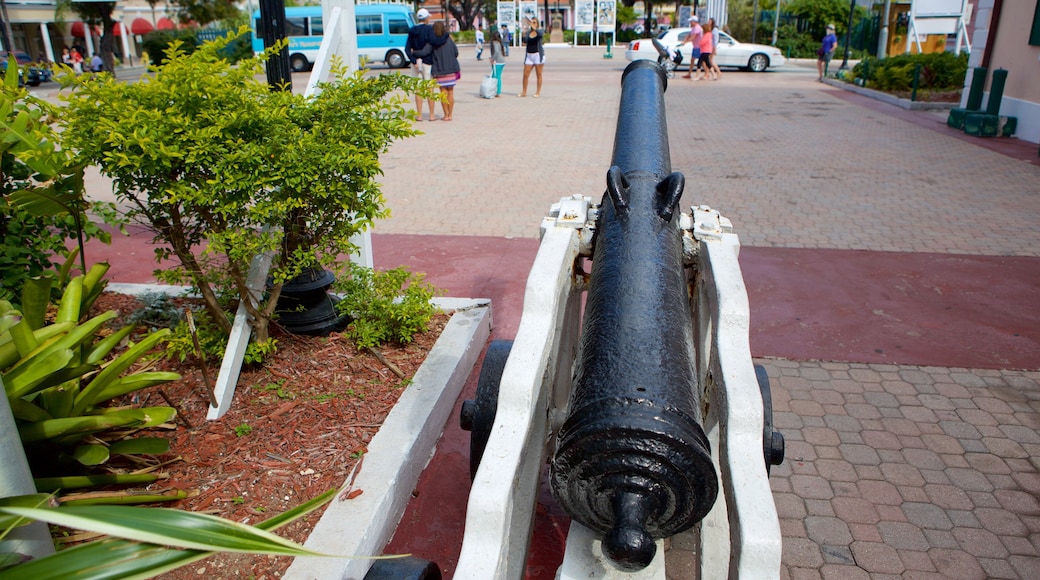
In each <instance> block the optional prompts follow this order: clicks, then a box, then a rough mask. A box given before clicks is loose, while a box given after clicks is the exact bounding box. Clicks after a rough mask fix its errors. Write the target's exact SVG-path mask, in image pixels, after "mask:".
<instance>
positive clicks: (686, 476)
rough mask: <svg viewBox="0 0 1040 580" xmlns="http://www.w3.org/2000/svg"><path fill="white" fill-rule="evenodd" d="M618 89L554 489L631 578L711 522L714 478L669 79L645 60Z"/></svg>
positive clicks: (552, 472)
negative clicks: (668, 112) (666, 547)
mask: <svg viewBox="0 0 1040 580" xmlns="http://www.w3.org/2000/svg"><path fill="white" fill-rule="evenodd" d="M621 82H622V92H621V104H620V110H619V112H618V122H617V130H616V133H615V137H614V153H613V160H612V167H611V168H610V169H609V170H608V172H607V190H606V195H604V197H603V201H602V203H601V205H600V208H599V218H598V221H597V223H596V237H595V240H594V252H593V259H592V273H591V278H590V282H589V291H588V296H587V299H586V307H585V315H584V319H583V323H582V334H581V353H580V355H579V356H578V364H577V366H576V369H575V380H574V388H573V391H572V394H571V399H570V404H569V406H568V409H569V411H568V417H567V420H566V422H565V423H564V425H563V428H562V429H561V431H560V434H559V444H558V447H557V450H556V453H555V455H554V457H553V460H552V463H551V467H550V479H551V483H552V490H553V495H554V497H555V498H556V500H557V502H558V503H559V504H560V505H561V507H563V509H564V510H565V511H566V512H567V513H568V514H569V515H570V516H571V517H572V518H573V519H575V520H577V521H579V522H581V523H582V524H584V525H585V526H586V527H588V528H590V529H593V530H595V531H597V532H598V533H600V534H604V538H603V550H604V553H605V554H606V555H607V556H608V557H609V558H610V559H611V561H612V562H613V563H614V564H615V565H616V566H617V567H618V568H620V569H622V570H626V571H635V570H640V569H642V568H644V567H646V566H647V565H648V564H649V563H650V562H651V560H652V559H653V557H654V553H655V551H656V546H655V544H654V541H655V540H656V539H658V538H664V537H668V536H672V535H674V534H677V533H679V532H682V531H684V530H687V529H689V528H690V527H692V526H693V525H694V524H696V523H697V522H699V521H700V520H701V519H703V518H704V516H705V515H707V513H708V511H709V510H710V509H711V507H712V505H713V504H714V503H715V499H716V496H717V495H718V476H717V475H716V472H715V468H714V466H713V464H712V460H711V453H710V450H709V445H708V440H707V438H706V436H705V434H704V430H703V428H702V426H701V421H702V416H701V401H700V390H701V389H700V386H699V385H698V380H697V373H696V367H695V360H696V359H695V345H694V325H693V321H692V315H691V309H690V297H689V293H688V284H687V278H686V274H685V272H684V269H683V249H682V236H681V231H680V228H679V223H678V219H679V212H678V211H677V206H678V204H679V198H680V196H681V195H682V191H683V185H684V178H683V176H682V174H680V173H671V160H670V157H669V150H668V131H667V127H666V124H665V111H664V91H665V88H666V86H667V79H666V77H665V72H664V70H663V69H661V67H659V66H658V65H657V64H656V63H653V62H651V61H647V60H640V61H635V62H633V63H632V64H630V65H629V66H628V68H626V69H625V72H624V75H623V76H622V81H621Z"/></svg>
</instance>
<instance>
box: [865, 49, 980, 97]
mask: <svg viewBox="0 0 1040 580" xmlns="http://www.w3.org/2000/svg"><path fill="white" fill-rule="evenodd" d="M918 65H920V67H921V73H920V77H919V79H918V83H917V88H918V89H920V90H950V89H957V88H961V87H963V86H964V77H965V75H966V74H967V72H968V55H967V54H966V53H960V54H954V53H952V52H935V53H928V54H900V55H896V56H891V57H888V58H884V59H880V60H878V59H873V58H870V59H864V60H862V61H860V62H859V63H857V64H856V66H854V67H852V70H851V71H850V73H849V74H848V75H846V80H847V81H849V82H856V81H857V79H862V81H861V83H862V84H865V86H867V87H870V88H874V89H877V90H881V91H909V90H910V89H911V88H912V86H913V79H914V69H915V68H916V67H917V66H918Z"/></svg>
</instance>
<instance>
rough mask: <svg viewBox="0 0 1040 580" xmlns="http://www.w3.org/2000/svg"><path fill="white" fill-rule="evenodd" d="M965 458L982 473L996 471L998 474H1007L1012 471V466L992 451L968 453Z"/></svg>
mask: <svg viewBox="0 0 1040 580" xmlns="http://www.w3.org/2000/svg"><path fill="white" fill-rule="evenodd" d="M964 458H965V459H967V460H968V464H969V465H971V466H972V468H974V469H975V470H976V471H979V472H981V473H994V474H998V475H1006V474H1009V473H1011V468H1009V467H1008V466H1007V463H1004V460H1003V459H1001V458H999V457H997V456H996V455H993V454H992V453H967V454H965V455H964Z"/></svg>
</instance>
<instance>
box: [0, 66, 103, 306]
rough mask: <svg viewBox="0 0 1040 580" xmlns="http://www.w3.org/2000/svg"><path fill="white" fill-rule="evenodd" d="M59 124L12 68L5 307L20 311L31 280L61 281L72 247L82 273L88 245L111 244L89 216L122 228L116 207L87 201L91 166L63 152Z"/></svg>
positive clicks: (6, 138)
mask: <svg viewBox="0 0 1040 580" xmlns="http://www.w3.org/2000/svg"><path fill="white" fill-rule="evenodd" d="M57 116H58V110H57V109H56V108H55V107H54V106H53V105H51V104H50V103H47V102H46V101H43V100H40V99H37V98H35V97H33V96H32V95H30V94H29V93H28V92H27V91H26V90H24V89H22V88H20V87H19V86H18V74H17V67H14V66H12V67H8V69H7V74H6V75H5V77H4V79H3V83H2V85H0V125H2V126H3V133H2V136H0V299H6V300H10V301H12V302H15V303H16V304H17V303H18V301H19V299H20V297H21V296H22V294H23V292H22V288H23V286H24V285H25V284H26V283H27V282H28V281H29V280H30V279H32V278H35V277H37V276H52V277H56V276H57V275H58V273H59V272H58V271H57V270H55V268H54V265H53V261H54V260H55V259H59V258H60V260H59V261H65V259H64V255H65V254H66V249H65V242H66V240H68V239H74V240H76V241H77V243H78V246H79V255H78V258H79V263H80V268H81V271H82V272H86V271H87V267H86V254H85V251H84V249H83V245H84V242H85V241H86V240H88V239H91V238H96V239H99V240H101V241H103V242H105V243H108V242H110V241H111V238H110V235H109V233H108V232H107V231H106V230H104V229H102V228H101V226H100V225H99V224H97V223H95V222H93V221H91V220H90V219H88V217H87V212H88V211H90V212H91V213H92V214H94V215H95V216H98V217H100V218H101V219H102V220H103V221H104V222H106V223H109V224H112V225H116V224H118V223H119V220H118V219H117V218H116V214H115V206H114V205H112V204H110V203H94V204H90V203H88V202H86V201H85V200H84V198H83V168H84V164H83V163H82V162H79V161H77V160H75V159H74V157H73V156H72V154H71V153H70V152H69V151H68V150H66V149H64V148H62V147H61V146H60V144H59V142H58V135H57V134H56V133H55V132H54V130H53V128H52V123H53V122H54V119H55V118H56V117H57ZM70 267H71V263H66V266H65V269H64V270H63V274H67V272H68V268H70Z"/></svg>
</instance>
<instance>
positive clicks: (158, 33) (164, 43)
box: [141, 28, 198, 66]
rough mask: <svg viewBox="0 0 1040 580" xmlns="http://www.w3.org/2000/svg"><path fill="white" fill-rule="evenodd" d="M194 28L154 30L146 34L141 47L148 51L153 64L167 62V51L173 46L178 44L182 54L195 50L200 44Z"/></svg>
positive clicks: (159, 64)
mask: <svg viewBox="0 0 1040 580" xmlns="http://www.w3.org/2000/svg"><path fill="white" fill-rule="evenodd" d="M195 35H196V33H195V31H194V30H191V29H188V28H182V29H179V30H153V31H151V32H149V33H148V34H145V35H144V39H143V41H142V42H141V48H143V49H144V51H145V52H146V53H148V60H149V62H151V63H152V66H161V65H164V64H166V60H167V58H168V57H167V54H166V53H167V52H168V51H169V50H170V47H172V46H175V45H176V46H178V47H179V49H180V53H181V54H185V55H188V54H191V53H193V52H195V48H196V47H197V45H198V42H197V41H196V36H195Z"/></svg>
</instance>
